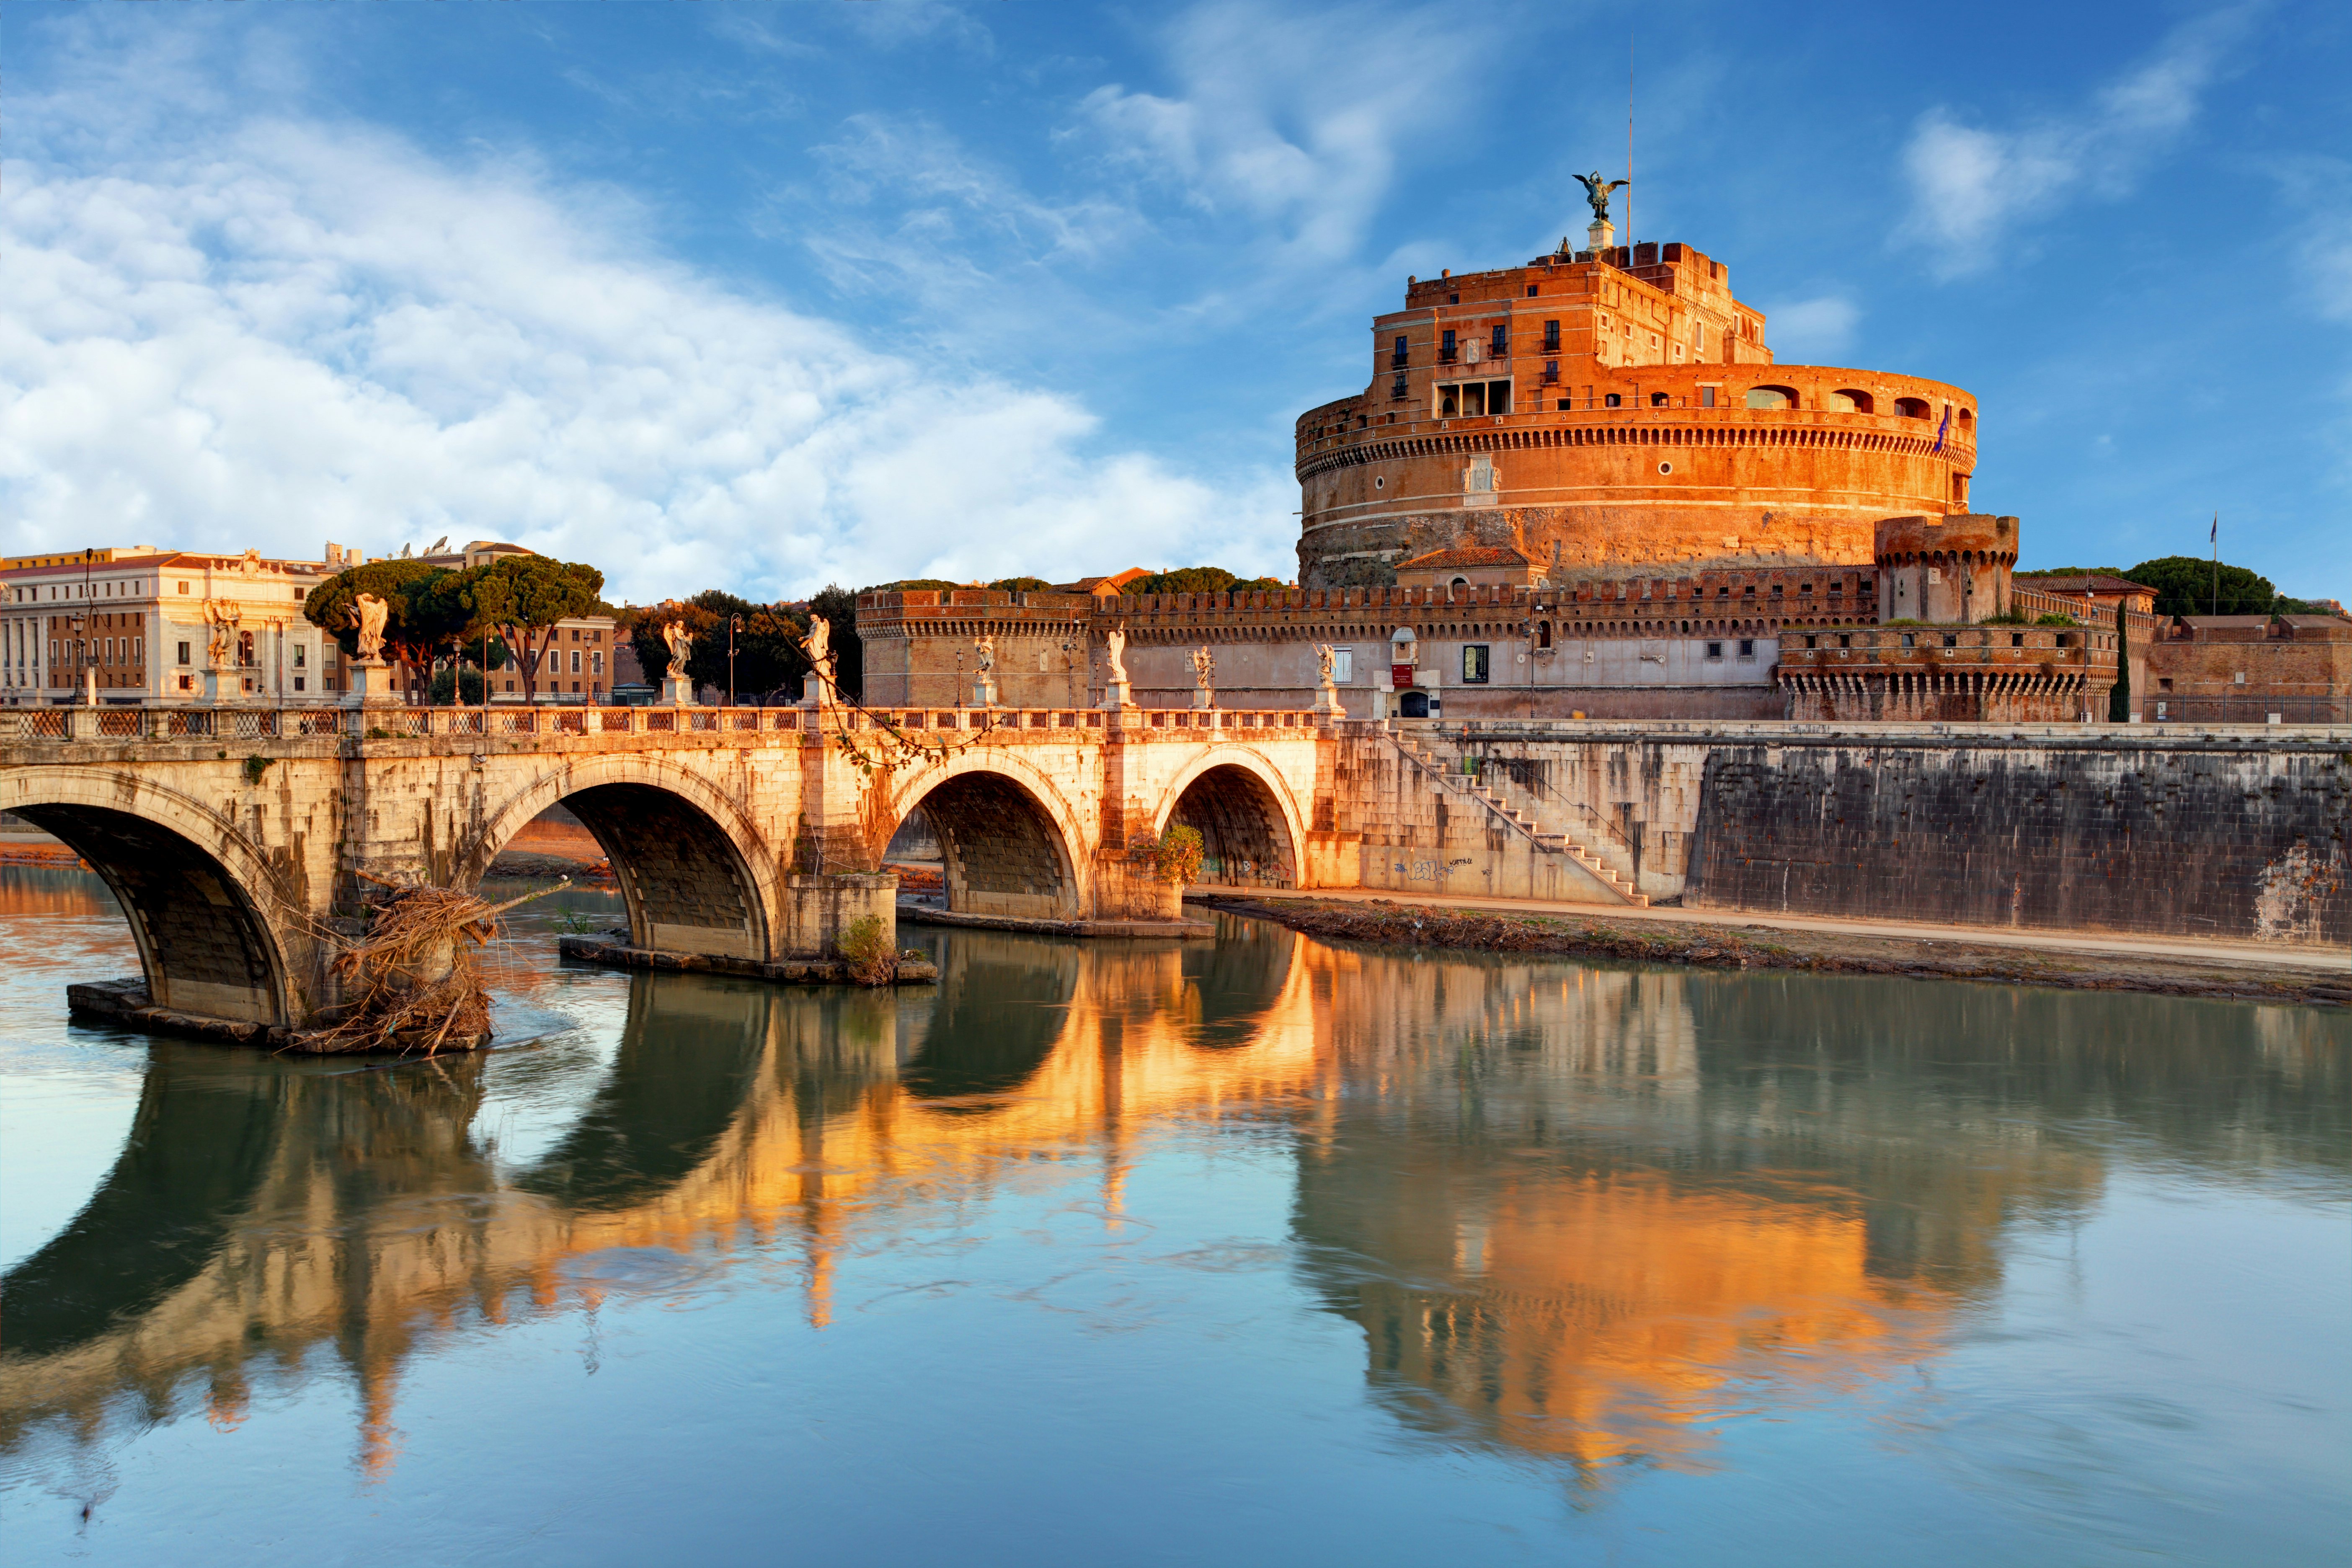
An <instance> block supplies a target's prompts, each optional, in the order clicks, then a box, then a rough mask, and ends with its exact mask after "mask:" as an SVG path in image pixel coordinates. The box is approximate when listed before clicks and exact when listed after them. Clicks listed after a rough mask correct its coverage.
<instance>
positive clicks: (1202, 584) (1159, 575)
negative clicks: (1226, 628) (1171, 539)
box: [1119, 566, 1283, 594]
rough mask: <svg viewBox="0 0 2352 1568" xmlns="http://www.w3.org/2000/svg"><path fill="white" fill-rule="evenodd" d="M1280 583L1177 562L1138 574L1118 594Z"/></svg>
mask: <svg viewBox="0 0 2352 1568" xmlns="http://www.w3.org/2000/svg"><path fill="white" fill-rule="evenodd" d="M1282 586H1283V584H1281V583H1280V582H1278V581H1276V579H1274V578H1272V577H1246V578H1244V577H1236V576H1234V574H1232V573H1230V572H1228V571H1226V570H1225V569H1224V568H1223V567H1222V566H1180V567H1178V568H1177V569H1176V570H1175V571H1173V572H1154V573H1153V574H1151V575H1150V576H1149V577H1138V578H1137V579H1136V580H1135V581H1134V582H1132V583H1129V584H1128V585H1127V586H1126V587H1124V588H1122V589H1120V590H1119V592H1120V593H1122V594H1256V593H1269V594H1271V593H1276V592H1279V591H1280V590H1281V588H1282Z"/></svg>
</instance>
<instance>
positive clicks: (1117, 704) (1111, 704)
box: [1102, 680, 1135, 711]
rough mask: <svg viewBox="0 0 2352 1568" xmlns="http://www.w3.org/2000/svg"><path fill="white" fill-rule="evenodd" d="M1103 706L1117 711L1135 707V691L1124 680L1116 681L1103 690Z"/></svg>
mask: <svg viewBox="0 0 2352 1568" xmlns="http://www.w3.org/2000/svg"><path fill="white" fill-rule="evenodd" d="M1102 706H1104V707H1105V708H1108V709H1111V710H1114V711H1116V710H1118V709H1121V708H1132V707H1134V706H1135V689H1134V688H1133V687H1131V686H1129V684H1128V683H1127V682H1126V681H1124V680H1114V681H1112V682H1111V683H1110V684H1109V685H1108V686H1106V687H1104V688H1103V700H1102Z"/></svg>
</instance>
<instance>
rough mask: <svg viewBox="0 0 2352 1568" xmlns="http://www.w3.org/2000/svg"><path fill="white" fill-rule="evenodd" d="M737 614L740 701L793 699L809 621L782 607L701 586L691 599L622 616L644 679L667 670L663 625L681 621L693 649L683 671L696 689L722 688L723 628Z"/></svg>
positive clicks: (803, 666) (804, 665) (804, 666)
mask: <svg viewBox="0 0 2352 1568" xmlns="http://www.w3.org/2000/svg"><path fill="white" fill-rule="evenodd" d="M733 616H741V617H742V625H741V626H740V627H738V628H737V629H736V632H735V682H734V689H735V695H736V698H737V700H739V701H740V700H742V699H745V698H748V697H772V698H777V699H780V700H785V701H793V700H798V699H799V697H800V694H801V682H802V679H803V678H804V677H805V676H806V675H807V674H808V668H809V665H808V658H807V656H806V655H805V654H804V653H803V652H802V651H801V638H802V637H803V636H804V635H805V634H806V632H807V630H808V619H807V617H806V616H803V615H800V614H797V613H795V612H794V611H793V609H791V608H790V607H789V606H786V605H755V604H753V603H752V602H751V600H749V599H745V598H740V597H738V596H737V595H733V594H730V593H728V592H726V591H725V590H724V589H719V588H706V589H704V590H703V591H702V592H701V593H699V594H697V595H694V597H692V598H690V599H677V600H672V601H670V602H669V603H667V604H664V605H653V606H651V607H649V608H646V609H643V610H638V611H635V612H633V613H632V614H631V615H630V616H628V617H627V619H626V626H627V630H628V634H629V640H630V641H631V642H632V643H633V644H634V645H635V647H636V650H637V662H638V663H639V664H641V665H643V666H644V667H645V670H646V677H647V678H648V679H654V680H659V679H661V678H662V677H663V676H665V675H667V674H668V673H669V645H668V644H667V643H666V642H664V641H663V640H662V628H663V627H664V626H671V625H674V624H678V623H683V624H684V625H685V626H686V629H687V630H688V632H690V633H691V634H693V637H694V647H692V648H691V649H689V650H688V653H687V656H686V675H687V678H688V679H690V680H692V681H693V682H694V683H695V684H696V685H697V686H698V687H700V686H709V687H713V688H715V689H718V690H720V691H724V690H726V689H728V681H727V626H728V621H729V619H730V617H733Z"/></svg>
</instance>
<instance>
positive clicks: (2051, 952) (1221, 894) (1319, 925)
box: [1187, 889, 2352, 1005]
mask: <svg viewBox="0 0 2352 1568" xmlns="http://www.w3.org/2000/svg"><path fill="white" fill-rule="evenodd" d="M1187 897H1188V898H1190V899H1192V900H1195V901H1198V902H1201V903H1204V904H1207V905H1210V906H1211V907H1213V908H1216V909H1222V910H1230V911H1232V912H1234V913H1236V914H1257V915H1263V916H1265V917H1266V918H1267V919H1269V920H1274V921H1280V922H1281V923H1283V924H1284V925H1286V926H1289V927H1291V928H1293V929H1294V930H1297V931H1305V932H1307V934H1308V935H1310V936H1317V937H1328V938H1334V939H1337V940H1341V941H1348V942H1384V943H1389V944H1392V945H1401V946H1411V947H1454V948H1472V949H1477V950H1481V951H1485V952H1530V953H1534V952H1555V953H1562V954H1575V955H1580V956H1587V957H1599V958H1624V959H1636V960H1641V961H1643V962H1646V963H1694V964H1701V965H1706V966H1709V967H1714V968H1723V969H1801V970H1810V971H1813V972H1816V973H1847V974H1900V975H1907V976H1912V977H1916V978H1922V979H1950V980H1990V981H1999V982H2004V983H2007V984H2023V985H2055V986H2063V987H2069V988H2072V989H2076V990H2086V991H2153V992H2160V993H2164V994H2170V995H2179V996H2224V997H2240V998H2245V999H2250V1000H2258V1001H2265V1002H2308V1003H2315V1004H2319V1005H2347V1004H2352V956H2347V955H2346V954H2343V953H2340V952H2332V951H2325V950H2318V949H2304V950H2300V951H2292V950H2291V951H2290V952H2278V951H2277V950H2268V951H2265V952H2260V953H2257V954H2249V953H2246V952H2240V951H2237V950H2239V949H2242V948H2247V947H2251V946H2252V944H2251V943H2219V942H2217V943H2214V944H2212V946H2211V950H2210V951H2208V952H2202V953H2199V952H2187V953H2184V952H2180V951H2178V949H2179V948H2180V947H2181V946H2183V945H2186V944H2181V943H2177V942H2155V943H2151V944H2150V945H2149V946H2148V947H2147V948H2142V949H2138V950H2137V951H2135V950H2134V949H2133V948H2132V947H2131V946H2130V944H2129V942H2128V939H2108V938H2105V937H2101V938H2095V939H2088V940H2090V941H2092V942H2095V943H2096V945H2095V946H2079V947H2067V946H2065V945H2063V935H2062V934H2061V933H2054V932H2040V933H2032V934H2034V935H2035V936H2037V937H2040V938H2043V939H2047V940H2046V941H2038V942H2016V941H2008V940H2000V939H1999V938H1995V939H1991V940H1980V939H1979V938H1978V937H1977V935H1976V933H1974V932H1970V931H1967V930H1965V929H1964V928H1958V927H1953V928H1945V929H1943V930H1942V931H1939V933H1938V934H1937V935H1936V936H1933V937H1925V936H1917V935H1913V934H1910V933H1909V932H1908V931H1905V930H1902V929H1901V928H1896V929H1895V931H1889V930H1888V929H1886V928H1884V927H1876V926H1873V925H1871V924H1868V923H1864V922H1853V924H1852V925H1851V926H1848V927H1845V928H1843V929H1841V928H1840V927H1839V925H1838V924H1837V922H1832V921H1820V920H1812V919H1808V920H1806V921H1804V922H1803V923H1802V924H1801V925H1800V924H1797V923H1795V922H1788V923H1783V922H1780V921H1770V922H1767V921H1761V920H1759V919H1758V918H1757V917H1756V916H1753V915H1745V916H1723V915H1720V914H1719V913H1717V912H1716V911H1709V918H1707V919H1705V920H1694V919H1690V918H1681V919H1676V918H1674V917H1675V916H1678V915H1684V913H1685V912H1684V911H1680V910H1601V909H1595V908H1593V907H1591V906H1589V905H1584V906H1564V905H1550V906H1522V907H1520V908H1517V909H1510V908H1498V907H1494V906H1486V907H1475V906H1465V905H1464V904H1462V903H1457V902H1454V901H1452V900H1446V901H1444V902H1440V901H1437V900H1431V901H1429V902H1426V903H1421V902H1414V903H1402V902H1398V901H1396V900H1391V899H1385V898H1380V897H1378V896H1375V895H1368V894H1340V893H1301V894H1283V893H1269V892H1266V891H1265V890H1263V889H1252V890H1249V891H1242V890H1239V889H1233V890H1213V889H1195V890H1194V891H1193V892H1192V893H1191V894H1188V895H1187ZM1636 916H1638V917H1640V918H1630V917H1636ZM2001 934H2002V936H2003V937H2006V936H2008V935H2010V934H2011V933H2001ZM2019 934H2023V933H2019Z"/></svg>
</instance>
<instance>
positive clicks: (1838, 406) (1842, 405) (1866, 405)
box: [1830, 386, 1876, 414]
mask: <svg viewBox="0 0 2352 1568" xmlns="http://www.w3.org/2000/svg"><path fill="white" fill-rule="evenodd" d="M1830 406H1831V407H1832V409H1835V410H1836V411H1837V412H1838V413H1840V414H1867V413H1869V412H1870V411H1871V410H1872V408H1874V406H1876V405H1874V404H1873V403H1872V402H1871V400H1870V394H1868V393H1866V392H1864V391H1863V390H1861V389H1860V388H1859V387H1852V386H1843V387H1840V388H1839V389H1838V390H1837V391H1835V392H1832V393H1831V394H1830Z"/></svg>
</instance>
